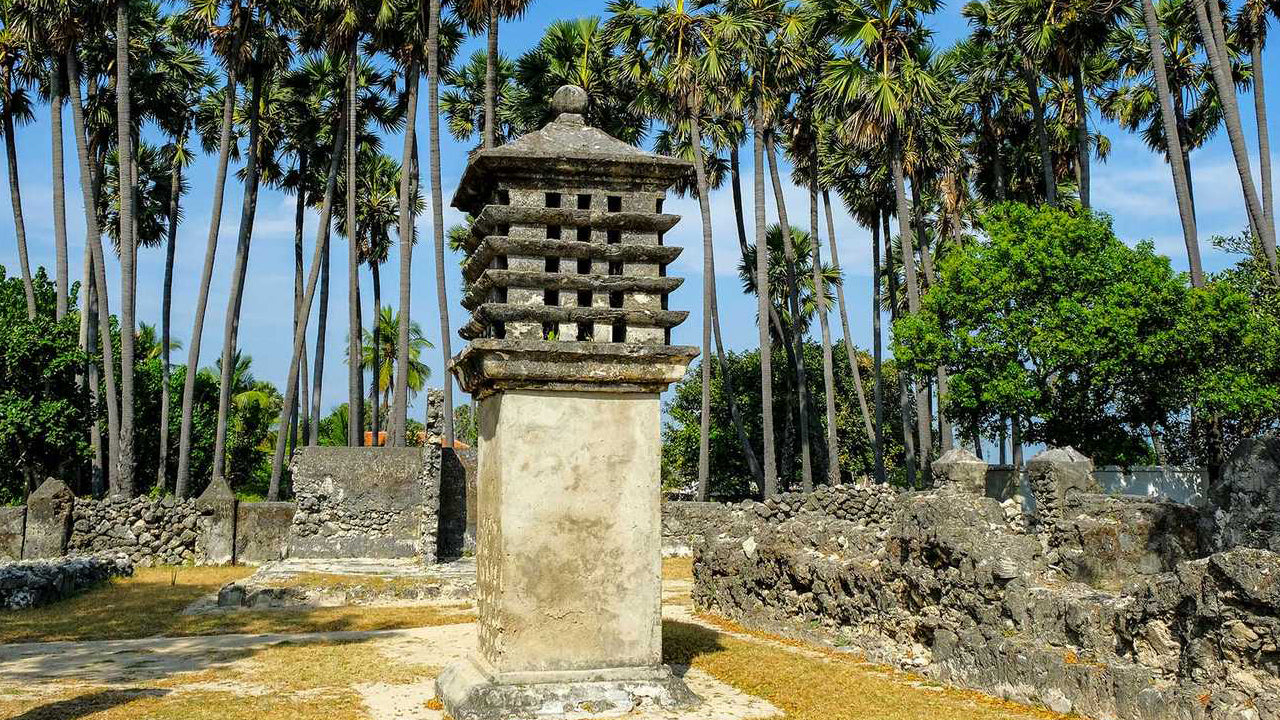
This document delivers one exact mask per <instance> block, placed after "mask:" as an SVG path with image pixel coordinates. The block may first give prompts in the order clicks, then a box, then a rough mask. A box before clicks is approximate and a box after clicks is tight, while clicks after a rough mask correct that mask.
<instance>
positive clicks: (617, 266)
mask: <svg viewBox="0 0 1280 720" xmlns="http://www.w3.org/2000/svg"><path fill="white" fill-rule="evenodd" d="M609 274H610V275H613V276H615V277H617V276H621V275H622V261H621V260H610V261H609Z"/></svg>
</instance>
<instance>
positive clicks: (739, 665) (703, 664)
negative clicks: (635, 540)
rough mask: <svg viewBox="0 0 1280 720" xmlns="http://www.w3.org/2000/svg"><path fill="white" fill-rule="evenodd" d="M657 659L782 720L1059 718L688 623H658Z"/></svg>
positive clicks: (826, 653) (852, 660) (838, 656)
mask: <svg viewBox="0 0 1280 720" xmlns="http://www.w3.org/2000/svg"><path fill="white" fill-rule="evenodd" d="M769 639H770V640H772V638H769ZM797 644H798V643H797ZM662 654H663V660H664V661H665V662H668V663H673V664H680V665H692V666H693V667H696V668H698V669H700V670H704V671H706V672H707V673H709V674H711V675H712V676H714V677H716V678H717V679H719V680H720V681H721V682H724V683H727V684H729V685H732V686H734V687H736V688H738V689H739V690H742V691H744V692H746V693H749V694H751V695H756V696H758V697H762V698H764V699H765V700H768V701H769V702H771V703H773V704H774V705H775V706H776V707H778V708H779V709H781V710H782V711H784V712H785V713H786V717H787V718H789V720H872V719H873V718H874V720H941V719H942V718H965V720H1050V719H1053V718H1062V717H1065V716H1062V715H1057V714H1055V713H1051V712H1048V711H1044V710H1037V709H1033V708H1028V707H1025V706H1021V705H1017V704H1015V703H1010V702H1005V701H1003V700H997V699H995V698H992V697H988V696H986V695H983V694H981V693H976V692H969V691H964V690H954V689H950V688H942V687H939V686H938V685H937V684H936V683H932V682H929V681H925V680H922V679H920V678H913V677H911V676H909V675H906V674H904V673H898V672H894V671H892V670H889V669H887V668H880V667H876V666H872V665H868V664H866V663H864V662H861V661H860V660H859V658H858V657H857V656H854V655H846V654H843V653H838V652H835V651H831V650H823V649H820V648H816V647H812V646H805V647H804V651H797V650H795V649H790V648H788V647H786V646H785V645H783V644H780V643H777V642H760V641H756V640H746V639H740V638H736V637H731V636H729V635H727V634H725V633H721V632H716V631H715V630H712V629H709V628H706V627H702V626H700V625H694V624H690V623H681V622H674V621H667V622H665V623H663V628H662Z"/></svg>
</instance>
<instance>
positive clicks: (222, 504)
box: [196, 479, 237, 565]
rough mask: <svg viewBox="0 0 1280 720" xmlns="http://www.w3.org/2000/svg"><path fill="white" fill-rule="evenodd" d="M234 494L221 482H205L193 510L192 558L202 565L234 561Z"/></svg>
mask: <svg viewBox="0 0 1280 720" xmlns="http://www.w3.org/2000/svg"><path fill="white" fill-rule="evenodd" d="M236 502H237V501H236V494H235V493H234V492H232V491H231V486H230V485H228V484H227V481H226V480H225V479H222V480H215V481H213V482H211V483H209V487H207V488H205V490H204V492H203V493H202V494H201V495H200V498H199V499H198V500H196V507H197V508H199V510H200V536H199V538H198V539H197V540H196V558H197V562H199V563H200V564H202V565H231V564H233V563H235V561H236Z"/></svg>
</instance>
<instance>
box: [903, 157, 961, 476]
mask: <svg viewBox="0 0 1280 720" xmlns="http://www.w3.org/2000/svg"><path fill="white" fill-rule="evenodd" d="M911 206H912V208H918V207H921V202H920V186H919V184H918V183H917V182H916V181H915V179H914V178H913V179H912V181H911ZM922 225H923V221H920V220H918V219H917V221H916V223H915V227H916V232H917V235H916V237H917V238H918V240H919V242H920V263H921V265H923V266H924V286H925V289H926V290H927V289H928V288H929V287H931V286H933V285H936V284H937V283H938V271H937V268H935V267H934V264H933V252H932V251H931V250H929V239H928V238H927V237H925V236H924V235H923V234H920V231H921V230H922ZM939 240H941V238H939ZM934 377H935V378H936V380H937V382H938V408H937V410H938V437H939V444H940V445H941V448H942V452H946V451H948V450H950V449H951V447H952V445H953V444H954V441H955V438H954V434H953V433H952V432H951V422H950V421H949V420H948V419H947V414H946V412H945V411H944V410H943V408H942V397H943V395H945V394H946V390H947V369H946V368H944V367H942V366H941V365H939V366H938V367H937V368H935V369H934ZM924 397H925V399H926V400H928V399H929V393H928V390H927V389H926V390H925V395H924ZM924 408H925V411H924V412H925V421H926V422H928V423H929V428H930V429H929V435H928V438H927V440H928V443H925V441H924V440H922V441H921V444H924V445H926V446H927V447H929V448H930V449H932V447H933V403H932V402H931V401H930V402H925V403H924ZM917 412H919V410H917ZM927 466H928V464H927V463H925V462H923V460H922V462H921V467H927ZM927 479H928V476H926V480H927Z"/></svg>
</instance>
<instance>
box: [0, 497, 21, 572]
mask: <svg viewBox="0 0 1280 720" xmlns="http://www.w3.org/2000/svg"><path fill="white" fill-rule="evenodd" d="M26 526H27V507H26V506H25V505H18V506H17V507H0V560H20V559H22V539H23V536H24V535H25V534H26Z"/></svg>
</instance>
